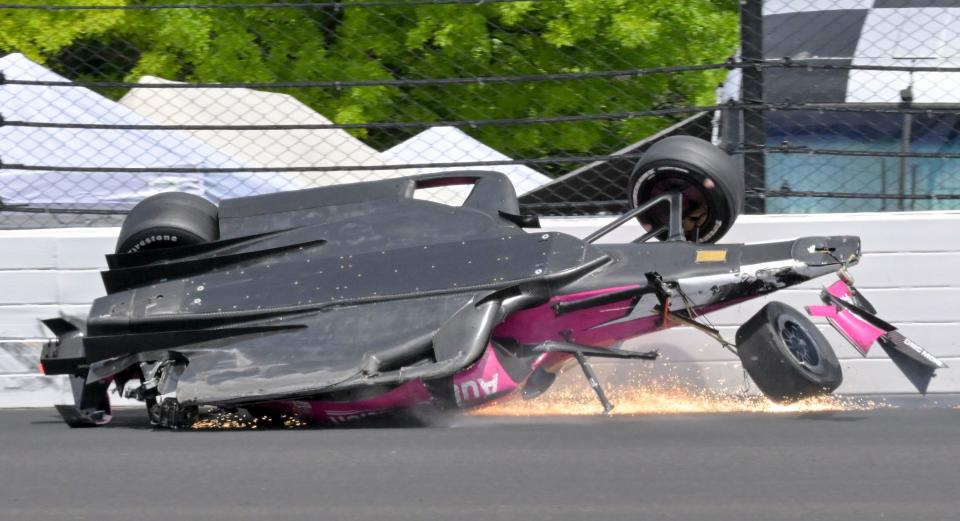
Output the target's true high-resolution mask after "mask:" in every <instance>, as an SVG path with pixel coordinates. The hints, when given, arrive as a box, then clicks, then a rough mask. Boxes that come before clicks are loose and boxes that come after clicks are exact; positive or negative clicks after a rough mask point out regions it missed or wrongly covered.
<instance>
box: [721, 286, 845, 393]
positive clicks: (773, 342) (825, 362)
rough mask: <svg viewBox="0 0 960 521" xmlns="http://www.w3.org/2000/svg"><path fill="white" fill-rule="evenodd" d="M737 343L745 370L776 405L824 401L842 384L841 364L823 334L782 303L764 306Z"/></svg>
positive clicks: (794, 310) (747, 323) (799, 313)
mask: <svg viewBox="0 0 960 521" xmlns="http://www.w3.org/2000/svg"><path fill="white" fill-rule="evenodd" d="M736 338H737V352H738V354H739V355H740V360H741V362H742V363H743V368H744V369H745V370H746V371H747V373H748V374H749V375H750V378H751V379H753V381H754V383H755V384H756V385H757V387H758V388H759V389H760V391H761V392H763V394H764V395H766V396H767V398H770V399H771V400H773V401H775V402H793V401H796V400H801V399H804V398H810V397H814V396H823V395H827V394H830V393H831V392H833V391H834V390H835V389H836V388H837V387H840V384H841V383H843V372H842V370H841V369H840V362H838V361H837V357H836V355H835V354H834V353H833V349H832V348H831V347H830V344H829V343H828V342H827V339H826V338H825V337H824V336H823V333H821V332H820V330H819V329H817V326H815V325H814V324H813V322H811V321H810V319H808V318H807V317H806V316H804V315H803V313H801V312H799V311H797V310H796V309H794V308H792V307H790V306H788V305H786V304H784V303H782V302H771V303H769V304H767V305H766V306H764V307H763V308H762V309H761V310H760V311H758V312H757V314H756V315H754V316H753V317H752V318H751V319H750V320H748V321H747V322H746V323H744V324H743V325H742V326H740V329H738V330H737V337H736Z"/></svg>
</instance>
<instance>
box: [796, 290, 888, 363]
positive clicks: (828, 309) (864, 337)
mask: <svg viewBox="0 0 960 521" xmlns="http://www.w3.org/2000/svg"><path fill="white" fill-rule="evenodd" d="M827 293H829V294H831V295H833V296H834V297H837V298H839V299H843V300H846V301H850V300H851V297H852V295H851V293H850V288H849V287H848V286H847V284H846V283H845V282H843V281H842V280H838V281H836V282H834V283H833V284H832V285H831V286H830V287H829V288H827ZM807 313H809V314H810V316H814V317H826V319H827V322H829V323H830V325H831V326H833V328H834V329H836V330H837V331H838V332H839V333H840V334H841V335H843V336H844V338H846V339H847V341H849V342H850V344H852V345H853V347H854V348H856V349H857V351H859V352H860V354H861V355H863V356H867V353H868V352H869V351H870V346H872V345H873V343H874V342H876V341H877V339H878V338H880V337H882V336H883V335H885V334H887V332H886V331H884V330H882V329H880V328H878V327H876V326H874V325H872V324H869V323H867V322H864V321H863V320H861V319H859V318H857V316H856V315H854V314H853V313H851V312H850V310H849V309H844V308H840V307H838V306H832V305H824V306H807Z"/></svg>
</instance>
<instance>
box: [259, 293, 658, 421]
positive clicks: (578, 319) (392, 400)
mask: <svg viewBox="0 0 960 521" xmlns="http://www.w3.org/2000/svg"><path fill="white" fill-rule="evenodd" d="M634 288H639V286H636V285H633V286H619V287H613V288H604V289H600V290H592V291H584V292H580V293H571V294H569V295H560V296H556V297H553V298H551V299H550V300H549V301H548V302H546V303H545V304H542V305H540V306H537V307H534V308H530V309H524V310H520V311H517V312H516V313H513V314H512V315H510V316H509V317H507V318H506V320H504V321H503V322H501V323H500V324H499V325H498V326H496V328H495V329H494V331H493V337H494V338H498V337H510V338H514V339H516V340H517V341H518V342H520V343H522V344H539V343H541V342H545V341H547V340H565V339H567V340H571V341H574V342H577V343H580V344H586V345H591V346H594V347H609V346H612V345H614V344H615V343H617V342H618V341H620V340H623V339H626V338H631V337H635V336H638V335H642V334H644V333H649V332H652V331H655V330H656V329H658V327H659V326H658V317H656V316H649V315H648V316H642V317H638V318H637V319H636V320H630V321H626V322H621V323H618V324H612V325H610V326H606V327H598V328H597V327H596V326H598V325H601V324H603V323H605V322H609V321H611V320H615V319H618V318H621V317H623V316H624V315H625V314H626V313H629V312H630V309H631V301H632V299H630V298H627V299H624V300H622V301H618V302H613V303H610V304H605V305H602V306H596V307H591V308H587V309H583V310H577V311H571V312H569V313H565V314H562V315H559V316H558V315H557V314H556V312H555V311H554V308H553V306H554V305H555V304H557V303H560V302H574V301H578V300H583V299H586V298H591V297H596V296H599V295H605V294H607V293H612V292H617V291H623V290H629V289H634ZM668 325H669V324H668ZM665 327H666V326H665ZM571 358H572V357H571V355H569V354H566V353H546V354H543V355H541V356H540V357H538V358H537V359H536V360H534V362H533V364H532V366H531V368H530V370H529V372H528V373H527V375H526V376H525V377H524V378H523V379H521V381H514V380H513V379H512V378H511V377H510V375H509V374H508V373H507V371H506V370H505V369H504V368H503V366H502V365H501V363H500V361H499V359H498V358H497V354H496V350H495V349H494V347H493V344H488V345H487V348H486V350H485V351H484V353H483V355H482V356H481V357H480V359H479V360H477V362H476V363H474V364H473V365H471V366H470V367H467V368H466V369H463V370H461V371H459V372H457V373H456V374H454V376H453V381H452V385H453V395H454V397H455V399H456V401H457V406H458V407H462V408H468V407H474V406H477V405H480V404H482V403H487V402H489V401H491V400H495V399H498V398H503V397H505V396H508V395H510V394H511V393H513V392H515V391H517V390H518V389H520V388H522V387H523V384H524V383H525V380H526V378H527V377H529V375H530V374H531V373H532V372H533V371H534V370H536V369H538V368H540V367H544V368H555V367H557V366H559V365H560V364H562V363H564V362H566V361H568V360H570V359H571ZM434 400H435V398H434V397H433V395H432V394H431V393H430V391H429V390H428V389H427V387H426V386H425V385H424V384H423V382H422V381H421V380H419V379H417V380H412V381H410V382H407V383H405V384H403V385H400V386H399V387H396V388H394V389H392V390H390V391H388V392H386V393H384V394H382V395H379V396H376V397H374V398H368V399H363V400H352V401H346V402H335V401H321V400H311V401H284V402H272V403H271V404H270V408H272V409H274V410H277V411H281V412H286V413H290V414H296V415H298V416H301V417H304V418H307V419H310V420H313V421H317V422H320V423H325V424H339V423H343V422H346V421H351V420H356V419H360V418H365V417H369V416H374V415H378V414H382V413H386V412H391V411H397V410H400V409H407V408H412V407H417V406H420V405H428V404H430V403H432V402H433V401H434Z"/></svg>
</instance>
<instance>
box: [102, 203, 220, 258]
mask: <svg viewBox="0 0 960 521" xmlns="http://www.w3.org/2000/svg"><path fill="white" fill-rule="evenodd" d="M219 237H220V224H219V218H218V211H217V207H216V205H214V204H213V203H211V202H210V201H207V200H206V199H204V198H202V197H199V196H196V195H193V194H187V193H183V192H166V193H162V194H157V195H153V196H150V197H148V198H146V199H144V200H143V201H140V203H139V204H137V205H136V206H134V207H133V210H131V211H130V214H129V215H128V216H127V218H126V219H125V220H124V221H123V226H122V227H121V228H120V237H119V238H118V239H117V249H116V253H135V252H140V251H149V250H157V249H162V248H173V247H176V246H189V245H192V244H201V243H204V242H210V241H215V240H217V239H218V238H219Z"/></svg>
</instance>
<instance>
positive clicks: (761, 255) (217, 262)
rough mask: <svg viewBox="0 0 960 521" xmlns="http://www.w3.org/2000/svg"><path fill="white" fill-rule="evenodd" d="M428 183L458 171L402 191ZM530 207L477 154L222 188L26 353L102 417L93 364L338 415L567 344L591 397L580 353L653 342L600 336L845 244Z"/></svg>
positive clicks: (752, 285) (494, 377)
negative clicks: (428, 166) (368, 173)
mask: <svg viewBox="0 0 960 521" xmlns="http://www.w3.org/2000/svg"><path fill="white" fill-rule="evenodd" d="M447 184H471V185H473V190H472V192H471V193H470V195H469V196H468V197H467V199H466V201H465V202H464V203H463V204H462V205H461V206H448V205H442V204H437V203H434V202H429V201H423V200H418V199H416V198H414V197H413V194H414V193H415V191H416V190H417V189H419V188H430V187H433V186H444V185H447ZM671 197H673V199H676V200H677V201H679V198H680V197H679V196H678V195H675V196H671ZM661 199H663V201H667V199H666V198H661ZM673 199H670V201H673ZM670 201H667V202H670ZM670 204H671V208H675V205H674V204H673V202H670ZM675 211H677V212H679V208H675ZM679 222H680V219H679V217H678V218H676V219H672V220H671V223H673V225H678V223H679ZM535 224H536V222H535V219H530V218H526V217H523V216H520V214H519V209H518V206H517V202H516V196H515V194H514V193H513V188H512V186H511V185H510V183H509V181H508V180H506V178H505V177H504V176H502V175H500V174H495V173H489V172H457V173H451V174H431V175H424V176H414V177H409V178H400V179H392V180H387V181H377V182H373V183H359V184H356V185H342V186H337V187H330V188H316V189H310V190H303V191H298V192H289V193H281V194H271V195H264V196H256V197H251V198H243V199H238V200H228V201H224V202H223V203H222V204H221V207H220V208H219V226H220V235H219V238H218V239H216V240H213V241H208V242H204V243H200V244H193V245H187V246H176V247H171V248H166V249H157V250H143V251H136V252H133V253H122V252H121V253H118V254H115V255H110V256H108V263H109V266H110V269H109V270H107V271H105V272H103V281H104V286H105V288H106V290H107V295H106V296H104V297H101V298H99V299H97V300H96V301H95V302H94V304H93V306H92V308H91V310H90V313H89V316H88V317H86V320H85V321H84V322H83V329H81V328H79V327H77V326H76V325H74V324H71V323H70V322H68V321H66V320H64V319H54V320H51V321H48V323H47V325H48V327H49V328H50V329H51V330H52V331H53V332H54V333H55V334H56V335H57V336H58V340H56V341H52V342H51V343H50V344H49V345H48V347H47V349H45V350H44V354H43V363H44V366H45V367H46V369H47V372H48V374H70V375H71V376H72V378H73V379H74V380H75V381H76V382H77V387H76V389H75V390H76V392H75V396H76V397H77V402H76V404H75V405H74V406H68V407H67V408H66V409H64V410H63V411H62V412H63V414H64V418H65V419H67V420H68V422H69V423H71V424H75V425H81V424H96V423H98V422H99V423H102V422H103V421H105V420H104V418H106V419H109V400H108V399H107V397H106V389H107V385H108V384H109V383H114V384H115V386H116V387H117V388H118V389H119V390H122V391H123V392H124V394H125V395H126V396H128V397H133V398H137V399H141V400H144V401H145V402H146V403H147V406H148V411H149V412H150V417H151V419H152V420H153V421H154V422H155V423H157V424H160V425H165V426H172V427H177V426H183V425H184V424H189V423H190V422H191V421H193V419H195V418H196V412H197V410H198V408H199V407H220V408H226V409H233V408H246V409H248V410H251V411H256V412H257V414H274V413H276V414H280V413H282V414H296V415H299V416H301V417H304V418H307V419H311V420H314V421H318V422H323V423H330V424H337V423H342V422H344V421H348V420H351V419H357V418H362V417H366V416H369V415H373V414H380V413H383V412H390V411H397V410H403V409H408V408H413V407H420V406H430V407H438V408H457V407H461V408H462V407H471V406H474V405H478V404H480V403H484V402H486V401H489V400H492V399H496V398H500V397H503V396H506V395H509V394H511V393H514V392H523V393H524V396H535V395H537V394H539V393H540V392H542V391H543V390H544V389H546V388H547V387H548V386H549V384H550V383H552V381H553V378H554V377H555V375H556V372H557V371H558V370H559V368H560V367H561V366H563V365H565V364H567V363H568V362H571V361H573V360H576V361H577V362H578V363H580V365H581V366H582V367H583V370H584V372H585V374H586V375H587V376H588V378H589V380H590V382H591V385H595V390H596V391H597V393H598V396H599V397H600V398H601V401H602V402H603V403H604V408H605V409H609V407H611V406H612V405H610V404H609V402H607V401H606V398H605V396H604V395H603V392H602V388H600V387H599V384H598V383H597V382H596V377H595V376H593V375H592V371H591V370H590V368H589V365H587V362H586V359H587V358H589V357H592V356H606V357H611V358H623V359H631V358H632V359H647V360H649V359H654V358H656V356H657V353H655V352H649V353H640V352H633V351H625V350H622V349H619V347H618V346H619V345H620V343H621V342H622V341H624V340H626V339H629V338H634V337H636V336H639V335H642V334H645V333H649V332H653V331H656V330H659V329H663V328H666V327H671V326H673V325H677V324H683V323H684V321H695V320H696V319H697V317H699V315H701V314H703V313H708V312H710V311H714V310H717V309H720V308H723V307H727V306H731V305H734V304H738V303H740V302H743V301H745V300H748V299H751V298H756V297H760V296H763V295H766V294H769V293H772V292H775V291H777V290H779V289H783V288H785V287H789V286H792V285H796V284H799V283H802V282H804V281H807V280H810V279H813V278H816V277H820V276H823V275H827V274H830V273H834V272H837V271H838V270H840V269H842V268H846V267H847V266H849V265H852V264H854V263H855V262H856V261H857V259H858V258H859V255H860V243H859V239H857V238H855V237H809V238H802V239H796V240H792V241H783V242H776V243H765V244H754V245H750V244H731V245H712V244H698V243H692V242H686V241H684V240H683V239H682V236H683V235H682V234H680V233H676V231H675V230H674V231H672V232H671V233H670V234H669V236H670V237H673V238H674V240H667V241H664V242H637V243H629V244H604V245H594V244H592V243H591V241H589V240H581V239H577V238H575V237H571V236H568V235H565V234H562V233H552V232H551V233H546V232H541V231H538V230H532V231H526V230H524V229H523V228H522V227H523V226H533V225H535ZM678 237H679V238H678ZM823 314H824V316H827V314H826V311H824V312H823ZM831 320H838V319H837V318H836V317H833V316H831ZM703 327H704V328H705V329H708V330H709V328H706V326H703ZM886 333H887V337H885V338H887V341H888V342H895V340H894V339H893V337H890V336H889V335H890V334H893V333H891V332H886ZM901 343H902V342H901ZM881 345H883V341H882V340H881ZM885 348H886V347H885ZM897 352H903V350H900V351H897ZM914 358H915V357H914Z"/></svg>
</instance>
